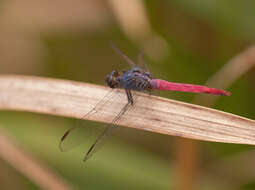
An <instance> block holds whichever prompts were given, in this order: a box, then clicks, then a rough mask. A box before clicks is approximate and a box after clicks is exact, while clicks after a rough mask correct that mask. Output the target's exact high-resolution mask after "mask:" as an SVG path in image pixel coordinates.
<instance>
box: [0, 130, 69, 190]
mask: <svg viewBox="0 0 255 190" xmlns="http://www.w3.org/2000/svg"><path fill="white" fill-rule="evenodd" d="M0 157H1V158H2V159H3V160H5V161H6V162H8V163H9V164H10V165H12V166H13V167H14V168H15V169H17V170H18V171H20V172H21V173H22V174H24V175H25V176H27V177H28V178H29V179H30V180H31V181H33V182H34V183H35V184H36V185H38V186H39V187H40V188H41V189H45V190H46V189H47V190H58V189H59V190H60V189H61V190H71V189H72V188H71V186H70V185H69V184H67V183H66V182H65V181H64V180H62V179H61V178H60V177H59V176H58V175H57V174H56V173H55V172H53V171H52V170H50V169H49V168H48V167H46V166H45V165H43V164H42V163H39V162H38V161H37V160H36V159H35V158H34V157H33V156H32V155H30V154H29V153H28V152H27V151H25V150H24V148H21V147H18V146H17V143H15V141H14V140H13V139H12V138H10V137H9V136H8V135H6V133H5V132H4V131H3V130H2V129H1V130H0Z"/></svg>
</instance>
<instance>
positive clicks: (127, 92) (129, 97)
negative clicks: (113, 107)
mask: <svg viewBox="0 0 255 190" xmlns="http://www.w3.org/2000/svg"><path fill="white" fill-rule="evenodd" d="M125 91H126V94H127V99H128V103H130V104H131V105H133V103H134V101H133V97H132V94H131V91H130V90H127V89H126V90H125Z"/></svg>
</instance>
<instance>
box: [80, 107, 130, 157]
mask: <svg viewBox="0 0 255 190" xmlns="http://www.w3.org/2000/svg"><path fill="white" fill-rule="evenodd" d="M130 106H131V105H130V103H127V104H126V105H125V106H124V107H123V108H122V109H121V111H120V112H119V113H118V115H117V116H116V117H115V118H114V119H113V121H112V122H111V123H110V124H107V126H106V127H105V129H104V131H103V132H102V133H101V134H100V135H99V136H98V137H97V139H96V140H95V142H94V143H93V144H92V145H91V146H90V148H89V150H88V152H87V153H86V155H85V157H84V159H83V161H87V160H88V159H89V158H90V157H91V156H92V155H93V154H94V153H95V152H97V151H98V149H99V148H100V147H101V146H102V145H103V144H104V143H105V142H106V139H108V138H109V137H111V136H112V135H113V134H114V133H115V132H116V131H117V130H115V129H116V128H118V126H117V125H118V122H119V121H120V119H121V118H122V116H123V115H124V114H125V113H126V112H127V111H128V110H129V108H130Z"/></svg>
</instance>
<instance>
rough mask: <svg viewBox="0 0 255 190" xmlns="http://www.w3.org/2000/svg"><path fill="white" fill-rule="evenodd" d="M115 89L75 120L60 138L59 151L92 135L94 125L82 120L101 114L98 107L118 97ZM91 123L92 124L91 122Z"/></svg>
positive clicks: (88, 138) (67, 148) (70, 147)
mask: <svg viewBox="0 0 255 190" xmlns="http://www.w3.org/2000/svg"><path fill="white" fill-rule="evenodd" d="M116 91H117V89H113V90H111V91H109V92H108V93H106V95H105V96H104V97H103V98H102V99H101V100H100V101H99V102H98V103H97V104H96V105H95V106H94V107H93V108H92V109H91V110H90V111H89V112H88V113H86V114H85V115H84V116H83V117H81V118H80V119H78V120H76V121H75V124H74V126H73V127H72V128H70V129H68V130H67V131H66V132H65V133H64V135H63V136H62V138H61V140H60V143H59V149H60V150H61V151H69V150H71V149H72V148H74V147H76V146H78V145H80V144H82V143H84V142H86V141H88V140H90V139H91V138H92V137H93V133H95V132H96V130H95V129H94V128H95V127H94V126H88V121H84V120H85V119H86V120H89V119H90V117H91V116H93V115H95V114H97V115H99V116H101V115H102V114H103V113H102V112H101V111H100V109H101V108H102V107H103V106H110V104H111V101H110V100H112V99H116V98H117V99H118V98H119V97H118V96H120V94H119V93H116ZM123 96H124V94H123ZM91 125H93V124H92V123H91Z"/></svg>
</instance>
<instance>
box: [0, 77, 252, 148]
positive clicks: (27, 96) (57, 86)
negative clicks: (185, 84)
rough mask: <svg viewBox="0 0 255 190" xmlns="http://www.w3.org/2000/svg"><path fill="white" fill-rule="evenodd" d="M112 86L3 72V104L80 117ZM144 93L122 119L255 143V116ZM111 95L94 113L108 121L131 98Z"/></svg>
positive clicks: (145, 126)
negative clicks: (108, 102)
mask: <svg viewBox="0 0 255 190" xmlns="http://www.w3.org/2000/svg"><path fill="white" fill-rule="evenodd" d="M109 90H110V89H109V88H107V87H104V86H99V85H93V84H87V83H80V82H72V81H67V80H57V79H49V78H40V77H26V76H15V75H2V76H0V92H1V93H0V109H5V110H23V111H30V112H38V113H45V114H51V115H61V116H67V117H75V118H81V117H82V116H83V115H84V113H87V112H89V111H90V110H91V109H92V108H93V107H94V106H95V105H96V103H97V102H98V101H99V100H100V99H101V98H102V97H103V96H104V95H105V94H106V93H107V92H108V91H109ZM116 93H121V94H122V93H124V92H123V91H121V90H120V91H118V92H116ZM139 98H142V99H143V100H142V101H140V103H139V101H138V102H137V103H136V109H134V110H133V112H130V113H129V114H127V115H125V116H124V118H123V119H122V120H121V121H120V122H119V124H120V125H122V126H128V127H133V128H137V129H142V130H147V131H152V132H155V133H162V134H167V135H174V136H181V137H186V138H193V139H199V140H205V141H214V142H225V143H239V144H252V145H254V144H255V121H254V120H250V119H247V118H244V117H240V116H237V115H233V114H229V113H225V112H221V111H217V110H214V109H209V108H205V107H202V106H197V105H192V104H187V103H183V102H179V101H174V100H170V99H165V98H160V97H156V96H149V95H146V94H141V95H140V97H139ZM225 98H229V97H225ZM110 101H111V102H110V104H111V106H105V107H102V109H100V111H102V112H103V113H105V114H101V115H100V114H95V115H94V116H91V117H90V118H89V119H90V120H94V121H100V122H105V123H109V122H110V121H111V120H112V118H113V117H114V116H115V113H116V110H120V109H121V108H122V107H123V106H124V105H125V104H126V97H125V96H121V98H118V99H112V100H110ZM145 113H146V114H145ZM99 115H100V116H99Z"/></svg>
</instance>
